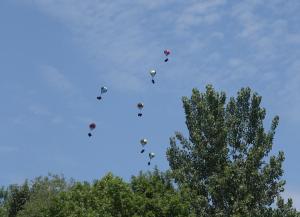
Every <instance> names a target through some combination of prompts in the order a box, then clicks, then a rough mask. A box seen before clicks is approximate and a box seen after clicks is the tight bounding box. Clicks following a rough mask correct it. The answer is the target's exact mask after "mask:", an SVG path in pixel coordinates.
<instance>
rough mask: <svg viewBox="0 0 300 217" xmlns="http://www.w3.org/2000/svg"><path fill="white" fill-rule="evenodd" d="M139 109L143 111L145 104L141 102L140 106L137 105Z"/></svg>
mask: <svg viewBox="0 0 300 217" xmlns="http://www.w3.org/2000/svg"><path fill="white" fill-rule="evenodd" d="M137 107H138V109H141V110H142V109H143V108H144V104H143V103H141V102H139V103H138V104H137Z"/></svg>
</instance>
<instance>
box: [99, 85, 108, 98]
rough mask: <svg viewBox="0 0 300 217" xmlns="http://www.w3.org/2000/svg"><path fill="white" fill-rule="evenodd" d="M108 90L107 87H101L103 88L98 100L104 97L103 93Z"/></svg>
mask: <svg viewBox="0 0 300 217" xmlns="http://www.w3.org/2000/svg"><path fill="white" fill-rule="evenodd" d="M106 92H107V87H104V86H103V87H101V90H100V96H97V99H98V100H101V99H102V94H104V93H106Z"/></svg>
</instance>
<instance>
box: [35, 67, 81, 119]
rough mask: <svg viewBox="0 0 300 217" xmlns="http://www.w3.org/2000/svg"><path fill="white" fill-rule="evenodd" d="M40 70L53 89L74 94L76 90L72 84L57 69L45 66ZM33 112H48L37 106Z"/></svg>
mask: <svg viewBox="0 0 300 217" xmlns="http://www.w3.org/2000/svg"><path fill="white" fill-rule="evenodd" d="M40 70H41V74H42V76H43V78H44V79H45V81H46V82H47V84H48V85H49V86H50V87H52V88H53V89H55V90H57V91H60V92H64V93H66V94H72V93H74V91H75V88H74V86H73V85H72V83H71V82H70V81H69V80H68V79H67V77H66V76H65V75H64V74H63V73H62V72H60V71H59V70H58V69H57V68H55V67H53V66H49V65H44V66H42V67H40ZM31 110H32V111H33V110H35V112H36V113H40V112H46V111H45V109H44V108H41V107H37V106H35V107H32V108H31ZM38 110H39V111H38ZM41 110H43V111H41Z"/></svg>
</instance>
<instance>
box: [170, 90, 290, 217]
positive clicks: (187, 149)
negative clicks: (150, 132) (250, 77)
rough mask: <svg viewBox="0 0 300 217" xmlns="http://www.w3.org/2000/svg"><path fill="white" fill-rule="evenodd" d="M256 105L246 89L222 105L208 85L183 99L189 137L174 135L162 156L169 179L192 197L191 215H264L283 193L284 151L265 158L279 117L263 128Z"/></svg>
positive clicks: (255, 98)
mask: <svg viewBox="0 0 300 217" xmlns="http://www.w3.org/2000/svg"><path fill="white" fill-rule="evenodd" d="M260 104H261V97H260V96H259V95H257V94H256V93H251V90H250V88H243V89H241V90H240V91H239V92H238V95H237V97H236V98H233V97H232V98H230V99H229V101H228V103H226V95H225V93H223V92H221V93H218V92H216V91H215V90H214V89H213V87H212V86H211V85H208V86H207V87H206V92H205V93H200V92H199V91H198V90H197V89H193V93H192V96H191V98H187V97H183V106H184V110H185V114H186V125H187V128H188V130H189V139H187V138H185V137H184V136H183V135H182V134H181V133H179V132H178V133H176V135H175V137H173V138H171V139H170V144H171V146H170V148H169V149H168V151H167V157H168V160H169V164H170V167H171V171H172V174H173V177H174V178H175V181H176V182H177V183H178V185H179V187H180V188H181V189H185V191H188V192H189V194H190V195H192V198H193V200H192V201H191V206H192V208H193V210H195V212H196V214H197V216H199V217H200V216H234V217H238V216H241V217H247V216H249V217H250V216H251V217H255V216H257V217H258V216H265V215H266V214H267V212H268V210H269V208H270V206H271V205H272V204H273V203H274V200H275V198H276V197H277V196H278V195H279V193H280V192H282V191H283V186H284V184H285V182H284V181H282V180H281V176H282V174H283V170H282V162H283V161H284V154H283V152H279V153H278V154H277V156H270V157H269V158H268V155H269V152H270V151H271V148H272V146H273V138H274V135H275V129H276V127H277V125H278V120H279V118H278V117H277V116H276V117H275V118H274V119H273V121H272V124H271V128H270V130H269V131H268V132H266V131H265V129H264V126H263V123H264V119H265V115H266V111H265V109H264V108H261V106H260ZM177 142H179V143H180V145H178V144H177Z"/></svg>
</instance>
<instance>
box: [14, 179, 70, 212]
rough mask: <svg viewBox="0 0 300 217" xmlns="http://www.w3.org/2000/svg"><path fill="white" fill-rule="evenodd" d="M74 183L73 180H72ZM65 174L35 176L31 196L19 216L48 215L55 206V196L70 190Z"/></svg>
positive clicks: (31, 186)
mask: <svg viewBox="0 0 300 217" xmlns="http://www.w3.org/2000/svg"><path fill="white" fill-rule="evenodd" d="M71 183H72V181H71ZM71 183H70V184H68V183H67V182H66V180H65V178H64V177H63V176H59V175H52V174H49V175H48V176H45V177H42V176H40V177H37V178H35V179H34V180H33V181H32V183H31V185H30V198H29V200H27V201H26V203H25V204H24V206H23V209H22V210H20V211H19V212H18V214H17V217H46V216H51V215H50V208H51V207H52V206H54V198H55V197H56V196H57V195H58V194H59V193H60V192H64V191H66V190H68V188H69V185H71Z"/></svg>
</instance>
